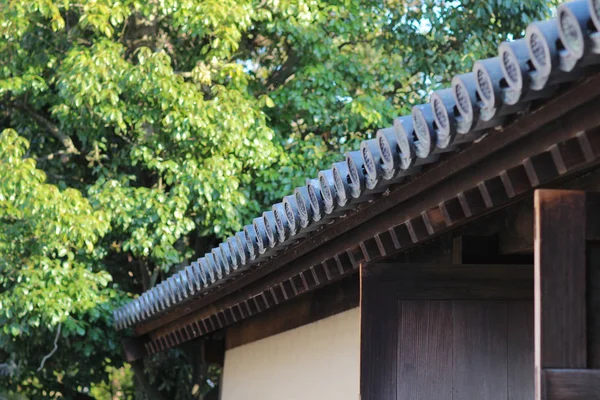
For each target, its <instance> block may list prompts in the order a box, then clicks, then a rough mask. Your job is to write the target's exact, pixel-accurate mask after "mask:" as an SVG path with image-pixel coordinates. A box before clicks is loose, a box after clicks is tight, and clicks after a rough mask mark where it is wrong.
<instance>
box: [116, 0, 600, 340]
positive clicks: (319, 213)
mask: <svg viewBox="0 0 600 400" xmlns="http://www.w3.org/2000/svg"><path fill="white" fill-rule="evenodd" d="M593 64H600V0H576V1H572V2H569V3H565V4H562V5H561V6H560V7H559V8H558V11H557V18H554V19H550V20H547V21H541V22H534V23H532V24H530V25H529V26H528V27H527V30H526V36H525V38H523V39H518V40H515V41H512V42H504V43H502V44H501V45H500V46H499V54H498V56H497V57H493V58H488V59H485V60H479V61H477V62H476V63H475V64H474V67H473V71H472V72H470V73H466V74H462V75H457V76H455V77H454V78H453V79H452V85H451V87H450V88H447V89H442V90H438V91H436V92H434V93H433V94H432V95H431V98H430V101H429V103H428V104H422V105H418V106H415V107H413V109H412V114H411V115H407V116H402V117H399V118H396V119H395V120H394V124H393V126H392V127H389V128H384V129H381V130H379V131H378V132H377V136H376V138H375V139H370V140H365V141H364V142H362V143H361V145H360V149H359V150H357V151H351V152H348V153H347V154H346V157H345V159H344V160H343V161H339V162H336V163H334V164H333V165H332V168H331V169H328V170H324V171H320V172H319V174H318V177H317V178H316V179H307V180H306V185H305V186H302V187H299V188H296V189H295V191H294V193H293V194H291V195H289V196H285V197H284V198H283V200H282V202H280V203H277V204H274V205H273V207H272V209H271V210H269V211H266V212H264V213H263V215H262V216H260V217H258V218H255V219H254V220H253V221H252V223H251V224H250V225H247V226H245V227H244V229H243V231H241V232H238V233H236V234H235V235H234V236H232V237H230V238H228V239H227V240H226V241H224V242H223V243H221V244H220V245H219V246H218V247H216V248H214V249H213V250H212V251H211V252H209V253H207V254H205V255H204V257H201V258H200V259H198V260H197V261H196V262H192V263H191V265H189V266H187V267H186V268H184V269H183V270H181V271H180V272H178V273H177V274H175V275H173V276H171V277H170V278H168V279H167V280H165V281H163V282H162V283H160V284H158V285H157V286H155V287H153V288H152V289H150V290H148V291H146V292H144V293H143V294H142V295H141V296H140V297H138V298H137V299H135V300H133V301H131V302H129V303H128V304H126V305H125V306H123V307H121V308H119V309H117V310H115V311H114V321H115V327H116V328H117V329H124V328H127V327H130V326H133V325H135V324H136V323H139V322H142V321H145V320H148V319H150V318H152V317H154V316H156V315H158V314H160V313H162V312H164V311H166V310H168V309H170V308H171V307H172V306H174V305H175V304H178V303H181V302H183V301H184V300H186V299H188V298H190V297H192V296H194V297H195V296H197V295H202V293H204V292H207V291H210V290H211V289H212V288H215V287H217V286H220V285H224V284H227V281H230V280H231V279H235V275H237V274H239V273H240V272H241V271H244V270H247V269H249V268H251V267H256V266H258V265H259V264H260V263H261V262H263V261H266V260H268V259H270V258H272V257H273V256H274V255H275V254H276V253H277V252H278V251H281V250H283V249H285V248H287V247H288V246H289V245H290V244H291V243H292V242H297V240H298V239H300V238H302V237H305V236H306V235H310V232H312V231H315V230H317V229H319V228H320V227H321V226H322V225H323V224H327V223H329V222H331V220H332V219H333V218H335V217H337V216H340V215H341V214H343V213H344V212H347V210H349V209H353V208H356V207H357V206H358V205H359V204H360V203H362V202H365V201H368V200H369V199H370V198H372V197H373V195H374V194H376V193H380V192H383V191H385V190H387V188H388V186H389V185H392V184H397V183H400V182H401V181H402V180H403V179H405V178H406V177H407V176H409V175H412V174H415V173H416V172H417V171H418V170H419V169H420V167H421V166H422V165H424V164H429V163H434V162H436V161H437V159H438V155H439V154H440V153H444V152H452V151H456V149H457V148H458V146H460V145H461V144H466V143H470V142H472V141H474V140H476V139H477V138H478V137H480V136H481V135H482V134H483V133H484V132H487V131H489V130H490V128H494V127H497V126H500V125H502V124H503V122H504V121H505V120H506V118H507V117H509V116H511V115H514V114H517V113H519V112H522V111H525V110H526V109H527V108H528V105H529V104H530V103H531V101H533V100H536V99H541V98H545V97H549V96H551V95H552V93H553V92H554V91H555V90H556V88H557V86H558V85H559V84H561V83H564V82H568V81H573V80H576V79H578V78H579V77H580V76H582V75H583V74H584V71H585V69H586V67H589V66H591V65H593Z"/></svg>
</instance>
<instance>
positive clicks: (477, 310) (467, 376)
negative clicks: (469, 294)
mask: <svg viewBox="0 0 600 400" xmlns="http://www.w3.org/2000/svg"><path fill="white" fill-rule="evenodd" d="M506 312H507V309H506V302H492V301H487V302H483V301H477V302H476V301H455V302H454V321H453V322H454V323H453V348H454V356H453V388H452V389H453V390H452V399H453V400H472V399H485V400H506V399H507V398H508V392H507V356H506V355H507V335H506V332H507V331H506V329H507V315H506Z"/></svg>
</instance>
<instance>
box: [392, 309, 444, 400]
mask: <svg viewBox="0 0 600 400" xmlns="http://www.w3.org/2000/svg"><path fill="white" fill-rule="evenodd" d="M398 311H399V327H398V334H399V336H398V395H397V399H398V400H422V399H438V400H452V302H450V301H425V300H422V301H410V300H404V301H400V302H399V307H398Z"/></svg>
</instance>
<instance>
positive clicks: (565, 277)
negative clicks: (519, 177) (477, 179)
mask: <svg viewBox="0 0 600 400" xmlns="http://www.w3.org/2000/svg"><path fill="white" fill-rule="evenodd" d="M534 203H535V374H536V376H535V386H536V392H535V399H536V400H545V399H546V395H545V388H544V386H545V385H544V379H545V377H544V369H546V368H548V369H549V368H554V369H584V368H586V366H587V365H586V364H587V346H586V319H587V316H586V196H585V193H584V192H580V191H568V190H537V191H536V192H535V200H534Z"/></svg>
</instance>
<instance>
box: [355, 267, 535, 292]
mask: <svg viewBox="0 0 600 400" xmlns="http://www.w3.org/2000/svg"><path fill="white" fill-rule="evenodd" d="M364 269H365V271H367V272H368V274H369V276H370V277H372V278H376V279H377V281H378V282H379V287H380V288H381V289H382V290H390V291H392V292H393V293H395V295H396V298H397V299H401V300H475V299H479V300H527V299H533V265H512V264H509V265H503V264H484V265H481V264H459V265H448V264H403V263H379V264H371V265H368V266H366V267H365V268H364Z"/></svg>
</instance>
